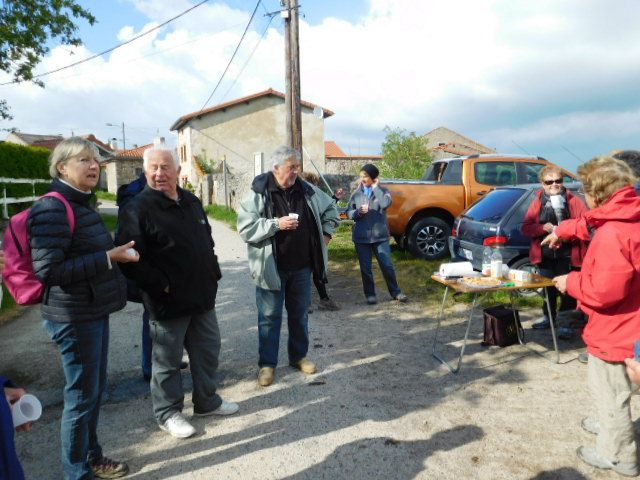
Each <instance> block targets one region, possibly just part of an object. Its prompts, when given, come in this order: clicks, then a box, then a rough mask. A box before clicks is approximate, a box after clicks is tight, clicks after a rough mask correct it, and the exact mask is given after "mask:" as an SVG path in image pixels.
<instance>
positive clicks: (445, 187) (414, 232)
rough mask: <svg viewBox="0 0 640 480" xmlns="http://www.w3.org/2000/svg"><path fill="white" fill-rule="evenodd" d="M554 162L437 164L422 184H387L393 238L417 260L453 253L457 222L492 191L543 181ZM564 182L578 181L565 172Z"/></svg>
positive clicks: (461, 160) (494, 158) (491, 159)
mask: <svg viewBox="0 0 640 480" xmlns="http://www.w3.org/2000/svg"><path fill="white" fill-rule="evenodd" d="M545 165H550V162H548V161H547V160H545V159H544V158H541V157H533V156H522V155H497V154H495V155H471V156H468V157H456V158H445V159H441V160H436V161H434V162H433V163H432V164H431V165H430V166H429V168H428V169H427V171H426V173H425V174H424V177H422V180H383V181H382V182H381V183H382V185H383V186H385V187H386V188H388V189H389V191H390V193H391V198H392V199H393V203H392V204H391V206H390V207H389V209H388V210H387V217H388V219H389V229H390V231H391V235H392V236H393V237H394V238H395V240H396V242H397V243H398V244H399V245H400V246H401V247H407V248H408V249H409V251H410V252H411V253H412V254H413V255H414V256H416V257H419V258H425V259H427V260H436V259H439V258H443V257H445V256H447V255H448V254H449V250H448V248H447V241H448V238H449V235H450V234H451V226H452V225H453V220H454V219H455V218H456V217H457V216H458V215H459V214H460V213H462V212H463V211H464V210H465V209H466V208H467V207H469V206H470V205H471V204H472V203H473V202H475V201H476V200H478V199H479V198H481V197H482V196H483V195H485V194H486V193H488V192H489V191H490V190H492V189H493V188H494V187H497V186H503V185H519V184H527V183H539V180H538V172H539V171H540V169H542V168H543V167H544V166H545ZM562 172H563V175H564V179H565V182H569V181H575V180H576V177H575V176H574V175H573V174H572V173H570V172H568V171H566V170H564V169H562Z"/></svg>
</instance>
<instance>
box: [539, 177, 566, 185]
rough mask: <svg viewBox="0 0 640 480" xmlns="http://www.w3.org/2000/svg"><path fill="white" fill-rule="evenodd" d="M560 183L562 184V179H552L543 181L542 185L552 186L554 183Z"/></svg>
mask: <svg viewBox="0 0 640 480" xmlns="http://www.w3.org/2000/svg"><path fill="white" fill-rule="evenodd" d="M562 182H564V180H563V179H562V178H554V179H553V180H544V181H543V182H542V183H544V184H545V185H553V184H554V183H557V184H558V185H562Z"/></svg>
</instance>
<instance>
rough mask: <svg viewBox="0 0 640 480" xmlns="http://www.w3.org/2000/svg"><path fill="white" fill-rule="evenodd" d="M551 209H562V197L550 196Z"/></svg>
mask: <svg viewBox="0 0 640 480" xmlns="http://www.w3.org/2000/svg"><path fill="white" fill-rule="evenodd" d="M549 200H551V207H552V208H564V197H563V196H562V195H550V196H549Z"/></svg>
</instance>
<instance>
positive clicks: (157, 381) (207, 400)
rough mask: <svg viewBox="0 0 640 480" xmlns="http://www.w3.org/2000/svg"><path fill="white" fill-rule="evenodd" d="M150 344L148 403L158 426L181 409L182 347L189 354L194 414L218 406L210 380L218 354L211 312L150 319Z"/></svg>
mask: <svg viewBox="0 0 640 480" xmlns="http://www.w3.org/2000/svg"><path fill="white" fill-rule="evenodd" d="M150 327H151V328H150V329H151V332H150V333H151V340H152V342H153V351H152V362H151V401H152V403H153V413H154V415H155V417H156V420H157V422H158V423H159V424H162V423H164V422H165V421H166V420H167V419H168V418H169V417H171V416H172V415H173V414H174V413H176V412H181V411H182V408H183V406H184V392H183V390H182V375H181V373H180V362H181V361H182V347H183V345H184V348H185V349H186V350H187V353H188V354H189V366H190V369H191V376H192V378H193V395H192V400H193V406H194V409H195V410H197V411H198V412H209V411H211V410H215V409H216V408H218V407H219V406H220V404H221V403H222V399H221V398H220V396H219V395H217V394H216V384H215V381H214V377H215V374H216V371H217V369H218V355H219V354H220V330H219V329H218V319H217V318H216V312H215V309H212V310H210V311H208V312H206V313H202V314H198V315H191V316H187V317H181V318H175V319H172V320H163V321H159V320H156V319H153V318H152V319H151V322H150Z"/></svg>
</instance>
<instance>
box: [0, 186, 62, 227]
mask: <svg viewBox="0 0 640 480" xmlns="http://www.w3.org/2000/svg"><path fill="white" fill-rule="evenodd" d="M2 183H5V184H6V183H27V184H30V185H31V196H30V197H7V187H6V186H3V187H2V198H0V203H1V204H2V217H3V218H9V210H8V209H7V206H8V205H9V204H11V203H27V202H35V201H36V200H37V199H38V195H36V183H51V179H49V180H44V179H40V178H2V177H0V184H2Z"/></svg>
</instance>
